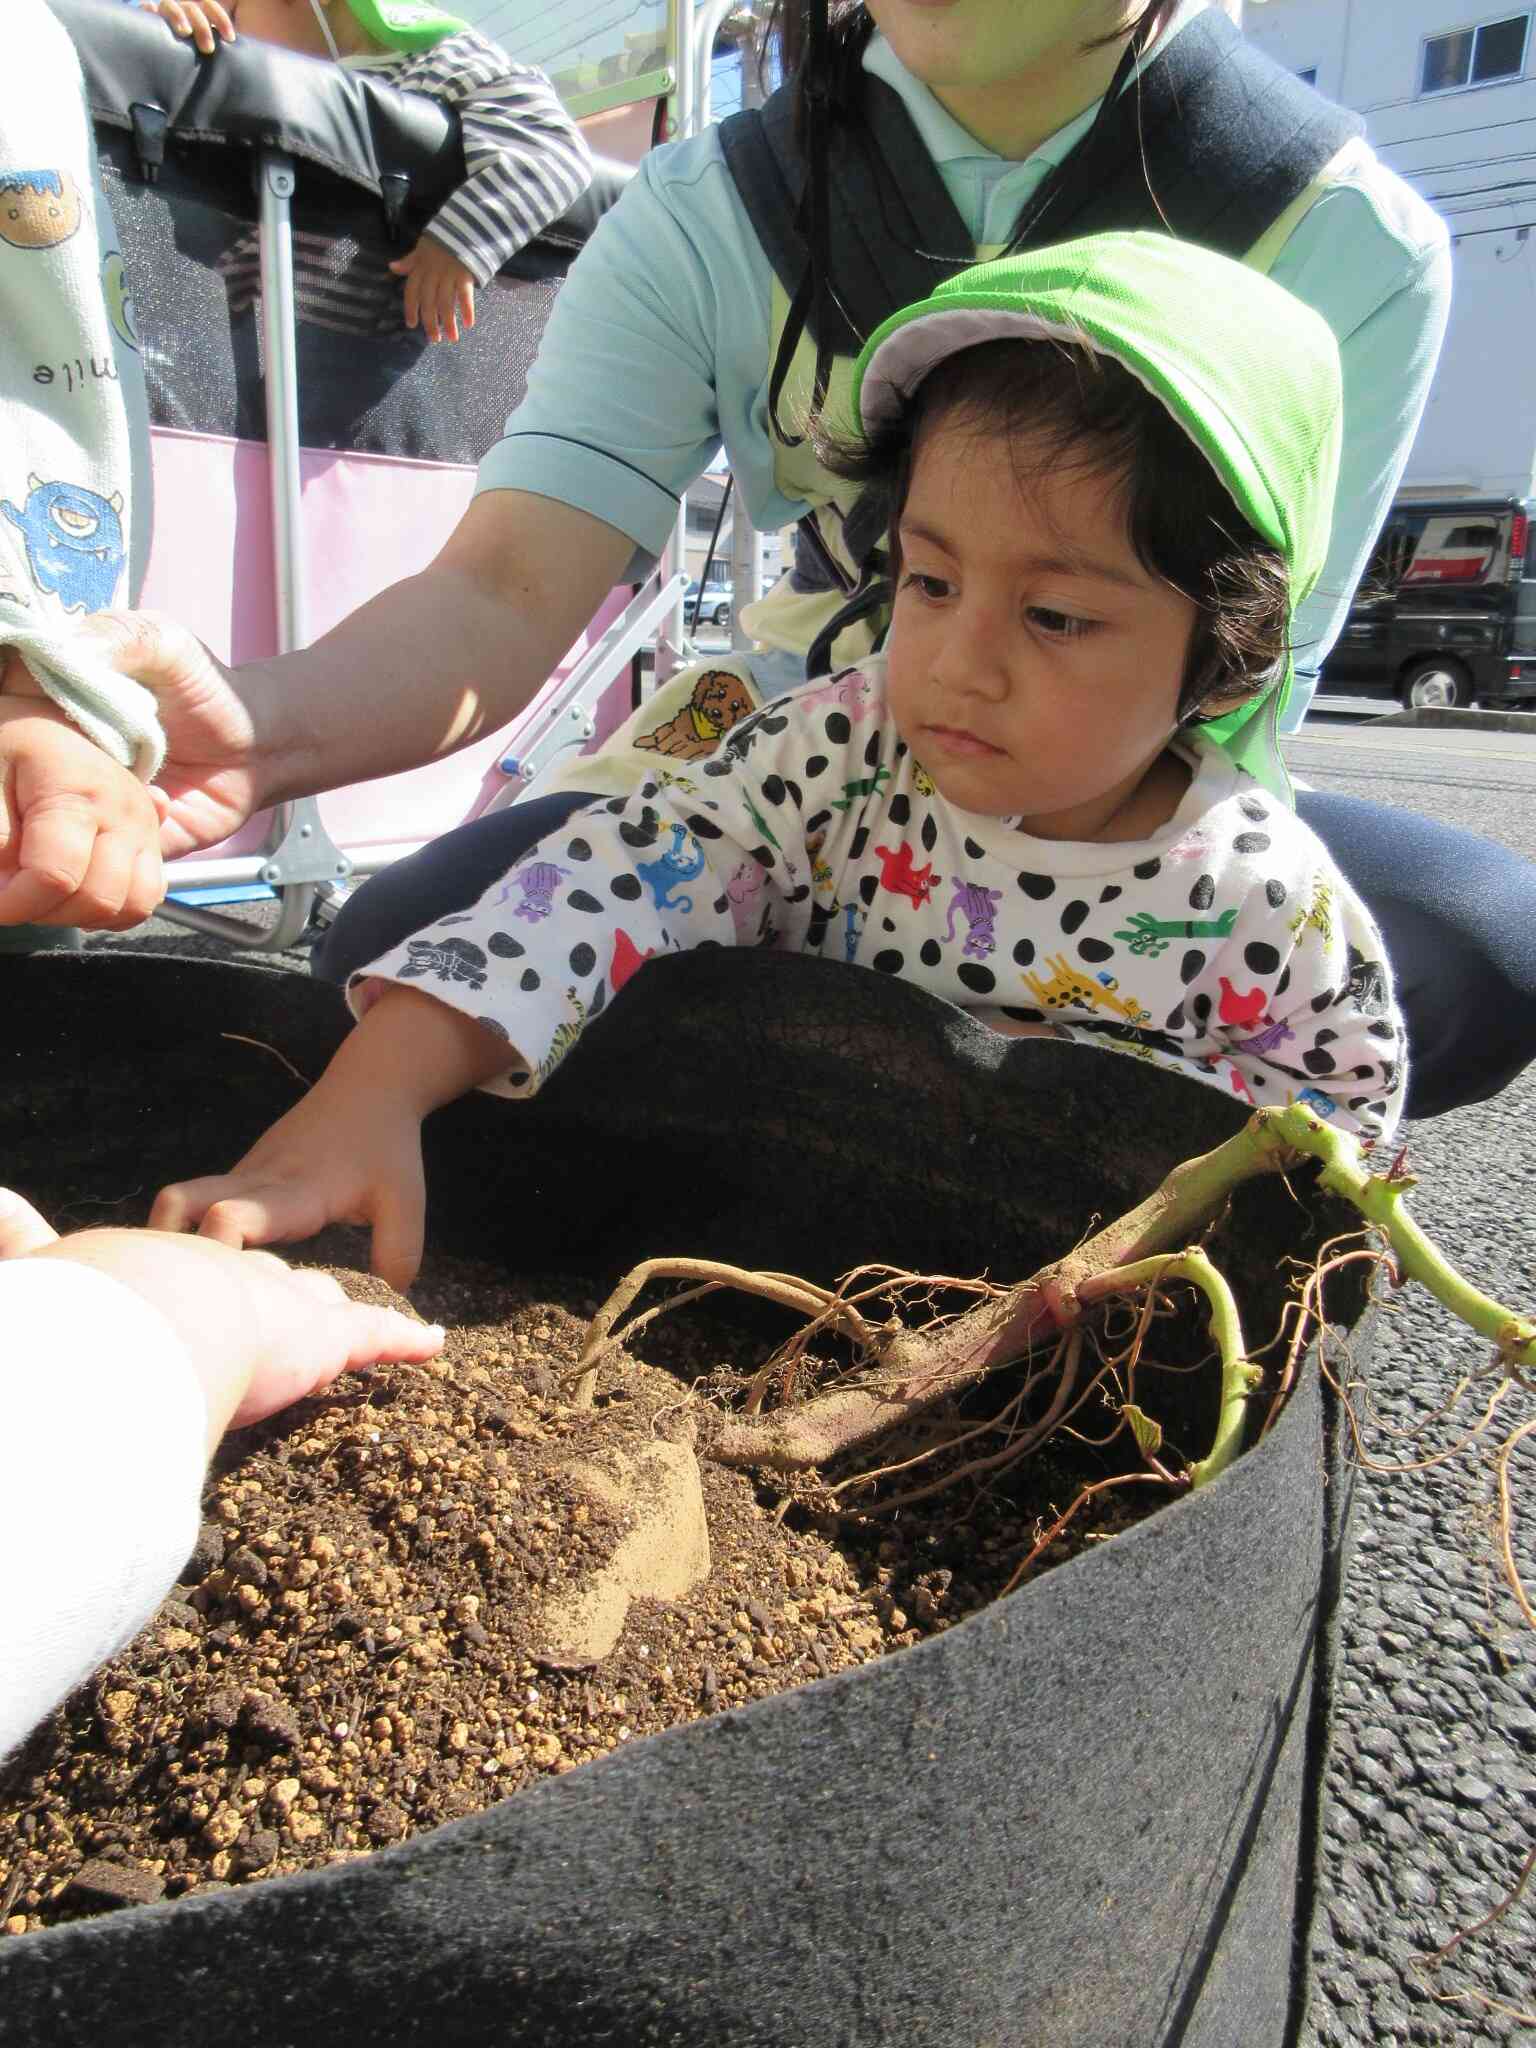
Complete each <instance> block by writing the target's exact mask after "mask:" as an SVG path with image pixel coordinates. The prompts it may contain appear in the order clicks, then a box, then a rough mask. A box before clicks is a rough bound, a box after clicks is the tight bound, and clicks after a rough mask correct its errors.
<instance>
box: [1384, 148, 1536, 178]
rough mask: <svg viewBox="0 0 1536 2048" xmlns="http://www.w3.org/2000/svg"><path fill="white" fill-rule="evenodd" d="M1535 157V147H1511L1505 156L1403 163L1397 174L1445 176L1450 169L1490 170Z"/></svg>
mask: <svg viewBox="0 0 1536 2048" xmlns="http://www.w3.org/2000/svg"><path fill="white" fill-rule="evenodd" d="M1533 159H1536V149H1512V150H1511V151H1510V152H1509V154H1508V155H1507V156H1469V157H1463V158H1462V160H1461V162H1460V163H1454V164H1404V165H1403V166H1402V168H1401V170H1400V171H1399V174H1398V175H1399V176H1400V177H1404V178H1434V177H1440V176H1445V175H1448V174H1449V173H1451V172H1452V171H1491V170H1495V169H1497V167H1498V166H1499V165H1500V164H1524V163H1530V162H1531V161H1532V160H1533Z"/></svg>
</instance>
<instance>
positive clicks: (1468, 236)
mask: <svg viewBox="0 0 1536 2048" xmlns="http://www.w3.org/2000/svg"><path fill="white" fill-rule="evenodd" d="M1522 228H1523V229H1526V230H1529V229H1531V228H1536V220H1511V221H1506V222H1505V224H1504V226H1503V227H1501V228H1463V229H1461V230H1460V231H1459V232H1458V233H1456V234H1454V235H1452V237H1451V240H1452V241H1453V242H1475V241H1476V240H1477V238H1478V237H1479V235H1513V234H1517V233H1518V232H1519V231H1520V230H1521V229H1522Z"/></svg>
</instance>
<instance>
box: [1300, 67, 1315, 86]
mask: <svg viewBox="0 0 1536 2048" xmlns="http://www.w3.org/2000/svg"><path fill="white" fill-rule="evenodd" d="M1296 76H1297V77H1298V78H1299V79H1300V80H1301V82H1302V84H1303V85H1316V83H1317V66H1316V65H1315V64H1309V65H1307V67H1306V69H1305V70H1304V71H1298V72H1297V74H1296Z"/></svg>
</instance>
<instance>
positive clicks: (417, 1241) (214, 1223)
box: [149, 1067, 426, 1294]
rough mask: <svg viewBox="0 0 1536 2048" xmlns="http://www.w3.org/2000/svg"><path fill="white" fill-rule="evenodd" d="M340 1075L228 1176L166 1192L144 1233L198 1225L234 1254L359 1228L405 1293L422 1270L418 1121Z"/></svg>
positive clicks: (379, 1265)
mask: <svg viewBox="0 0 1536 2048" xmlns="http://www.w3.org/2000/svg"><path fill="white" fill-rule="evenodd" d="M337 1072H338V1070H337V1068H335V1067H332V1068H331V1069H330V1071H329V1073H327V1074H326V1075H325V1076H324V1077H323V1078H322V1079H321V1080H320V1081H319V1083H317V1085H316V1086H315V1087H314V1088H312V1089H311V1090H310V1092H309V1094H308V1095H306V1096H305V1098H304V1100H303V1101H302V1102H301V1103H299V1104H298V1105H297V1107H296V1108H294V1109H291V1110H290V1111H289V1112H288V1114H287V1115H286V1116H285V1117H282V1118H280V1119H279V1121H278V1122H277V1123H275V1124H274V1125H273V1126H272V1128H271V1130H270V1131H268V1132H267V1133H266V1134H265V1135H264V1136H263V1137H261V1138H259V1139H258V1140H257V1142H256V1143H255V1144H254V1145H253V1146H252V1147H251V1149H250V1151H249V1152H247V1153H246V1155H245V1157H244V1158H243V1159H242V1160H241V1161H240V1163H239V1165H238V1166H236V1167H235V1168H234V1169H233V1170H232V1171H231V1172H229V1173H223V1174H210V1175H208V1176H206V1177H205V1178H203V1179H201V1180H184V1181H178V1182H176V1183H175V1185H173V1186H171V1187H168V1188H162V1189H161V1191H160V1193H159V1195H158V1196H157V1197H156V1198H155V1206H154V1208H153V1209H152V1210H151V1211H150V1217H149V1227H150V1229H151V1230H188V1229H191V1228H193V1227H194V1226H195V1227H197V1228H198V1229H199V1231H200V1234H201V1235H202V1236H204V1237H211V1238H215V1239H216V1240H217V1241H218V1242H219V1243H220V1244H227V1245H233V1246H234V1247H235V1248H236V1249H237V1250H238V1249H239V1248H240V1247H242V1246H244V1245H256V1244H283V1243H291V1242H292V1241H293V1240H294V1239H296V1238H303V1237H313V1236H314V1234H315V1232H316V1231H317V1230H321V1229H323V1228H324V1227H325V1225H326V1224H327V1223H361V1224H365V1225H367V1226H368V1227H369V1228H370V1229H371V1230H372V1232H373V1251H372V1257H371V1260H370V1263H371V1265H372V1268H373V1271H374V1272H375V1273H377V1274H378V1276H379V1278H380V1279H381V1280H387V1281H388V1283H389V1285H390V1286H391V1287H393V1288H395V1289H396V1291H397V1292H398V1293H401V1294H403V1293H404V1292H405V1290H406V1289H407V1288H408V1287H409V1286H410V1284H411V1282H412V1281H413V1280H414V1279H415V1277H416V1271H417V1268H418V1267H419V1266H420V1264H421V1245H422V1233H423V1229H424V1220H425V1212H426V1187H425V1182H424V1180H423V1176H422V1166H421V1122H420V1118H419V1117H418V1116H417V1115H416V1114H415V1113H414V1112H412V1111H410V1110H402V1109H401V1108H400V1107H399V1106H398V1105H397V1104H395V1103H393V1102H391V1101H390V1100H388V1099H381V1098H380V1097H378V1096H376V1095H374V1094H372V1093H371V1092H369V1093H363V1092H361V1091H357V1090H352V1089H350V1088H348V1087H347V1086H346V1084H345V1080H344V1079H343V1080H342V1081H341V1082H340V1083H338V1082H337V1081H336V1080H335V1078H334V1077H335V1076H336V1075H337Z"/></svg>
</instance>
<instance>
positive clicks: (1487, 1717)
mask: <svg viewBox="0 0 1536 2048" xmlns="http://www.w3.org/2000/svg"><path fill="white" fill-rule="evenodd" d="M1286 756H1287V760H1288V762H1289V764H1290V767H1291V770H1292V773H1293V774H1295V775H1298V776H1300V777H1302V778H1304V779H1305V780H1306V781H1308V782H1310V783H1311V784H1312V785H1313V786H1314V787H1315V788H1317V789H1319V790H1337V791H1340V792H1342V793H1345V794H1349V795H1355V796H1362V797H1369V798H1372V799H1374V800H1375V801H1377V802H1381V803H1387V804H1392V805H1394V806H1401V807H1402V808H1404V809H1408V810H1415V811H1419V812H1422V813H1424V814H1426V815H1428V816H1430V817H1433V818H1436V819H1438V820H1440V821H1441V822H1442V823H1445V824H1451V825H1459V826H1462V827H1463V828H1465V829H1466V830H1468V831H1472V832H1477V833H1480V834H1482V835H1484V836H1485V837H1487V838H1490V839H1494V840H1497V841H1500V842H1501V843H1502V844H1504V845H1506V846H1508V847H1510V848H1511V849H1513V850H1514V851H1515V852H1518V853H1521V854H1524V855H1526V856H1528V857H1531V858H1533V859H1536V738H1528V737H1526V736H1524V735H1519V736H1517V735H1511V734H1507V733H1486V734H1485V733H1474V732H1464V731H1459V730H1458V731H1449V732H1445V731H1425V730H1417V729H1412V728H1403V727H1391V726H1386V725H1379V724H1376V725H1362V724H1361V723H1358V722H1355V721H1350V722H1347V723H1346V722H1338V723H1335V722H1333V721H1331V720H1324V721H1317V722H1313V721H1309V723H1308V726H1307V728H1306V729H1305V730H1304V732H1303V733H1302V734H1300V735H1298V736H1297V737H1296V738H1294V739H1292V740H1290V741H1288V742H1287V745H1286ZM1404 1135H1405V1136H1406V1138H1407V1139H1408V1142H1409V1164H1410V1166H1411V1168H1412V1169H1413V1170H1414V1171H1415V1172H1416V1173H1417V1174H1418V1175H1419V1176H1420V1187H1419V1189H1418V1190H1417V1191H1416V1194H1415V1197H1414V1203H1415V1212H1416V1214H1417V1215H1418V1217H1419V1218H1420V1220H1421V1222H1422V1223H1423V1224H1424V1226H1425V1227H1426V1228H1427V1229H1429V1230H1430V1231H1431V1232H1432V1233H1433V1234H1434V1235H1435V1236H1436V1237H1437V1238H1439V1239H1440V1240H1441V1241H1442V1243H1443V1244H1444V1246H1445V1248H1446V1249H1447V1250H1448V1251H1449V1253H1450V1254H1451V1256H1452V1257H1453V1258H1455V1259H1456V1260H1457V1261H1458V1262H1459V1263H1460V1264H1461V1265H1462V1266H1463V1268H1464V1270H1465V1271H1466V1272H1467V1273H1468V1274H1469V1275H1470V1276H1472V1277H1474V1278H1475V1279H1476V1280H1477V1281H1478V1282H1479V1284H1481V1285H1482V1286H1484V1287H1485V1288H1486V1289H1487V1290H1488V1291H1489V1292H1491V1293H1493V1294H1494V1295H1495V1296H1496V1297H1498V1298H1500V1299H1502V1300H1504V1301H1506V1302H1509V1303H1513V1304H1517V1305H1519V1306H1521V1307H1522V1308H1526V1307H1529V1306H1531V1303H1532V1296H1533V1293H1536V1285H1533V1278H1536V1218H1533V1216H1532V1213H1531V1203H1532V1194H1533V1191H1536V1078H1533V1077H1532V1075H1530V1074H1527V1075H1524V1076H1522V1077H1521V1078H1520V1079H1519V1080H1518V1081H1516V1082H1515V1083H1514V1084H1513V1085H1512V1086H1511V1087H1510V1088H1508V1089H1507V1090H1506V1091H1505V1092H1504V1094H1503V1095H1502V1096H1501V1097H1499V1099H1498V1100H1497V1101H1495V1102H1492V1103H1486V1104H1480V1105H1477V1106H1475V1107H1473V1108H1470V1109H1463V1110H1457V1111H1454V1112H1452V1113H1451V1114H1450V1115H1448V1116H1443V1117H1439V1118H1436V1119H1433V1120H1432V1121H1429V1122H1425V1123H1420V1124H1417V1125H1410V1126H1408V1127H1407V1128H1406V1130H1405V1133H1404ZM1397 1299H1398V1301H1399V1303H1400V1308H1399V1311H1398V1313H1397V1314H1396V1316H1395V1317H1394V1318H1393V1321H1392V1325H1391V1331H1390V1338H1391V1341H1390V1342H1388V1341H1386V1335H1385V1333H1384V1336H1383V1339H1382V1340H1380V1341H1379V1342H1378V1344H1377V1346H1376V1351H1375V1355H1374V1356H1373V1357H1372V1359H1371V1360H1370V1361H1369V1377H1370V1380H1371V1391H1372V1395H1373V1398H1374V1399H1375V1401H1376V1403H1377V1404H1378V1406H1379V1409H1380V1412H1381V1414H1382V1416H1383V1418H1384V1425H1392V1426H1399V1427H1400V1426H1402V1425H1403V1424H1404V1423H1405V1422H1407V1420H1408V1419H1409V1418H1410V1417H1411V1416H1415V1415H1417V1416H1422V1415H1423V1414H1424V1413H1425V1411H1426V1408H1427V1407H1429V1406H1432V1405H1433V1402H1434V1400H1435V1399H1436V1398H1437V1395H1438V1393H1439V1392H1440V1391H1444V1392H1449V1390H1450V1388H1451V1387H1452V1386H1453V1384H1454V1382H1455V1380H1456V1379H1457V1378H1458V1376H1459V1375H1461V1374H1462V1373H1470V1372H1473V1371H1476V1370H1478V1369H1479V1368H1480V1367H1481V1366H1483V1365H1484V1364H1485V1362H1486V1350H1485V1347H1481V1346H1479V1345H1478V1344H1476V1343H1473V1342H1470V1341H1468V1340H1467V1339H1466V1338H1465V1335H1464V1333H1462V1332H1461V1331H1460V1329H1459V1327H1458V1326H1457V1325H1456V1324H1455V1323H1454V1322H1453V1321H1452V1320H1451V1318H1450V1317H1449V1316H1448V1315H1447V1314H1446V1313H1445V1312H1444V1311H1442V1310H1441V1309H1440V1308H1439V1307H1438V1305H1437V1304H1436V1303H1434V1302H1433V1301H1430V1300H1428V1299H1427V1298H1424V1297H1419V1296H1417V1294H1416V1290H1413V1289H1408V1290H1405V1291H1404V1293H1403V1294H1402V1295H1401V1296H1399V1297H1398V1298H1397ZM1522 1412H1523V1413H1526V1414H1529V1413H1531V1412H1532V1404H1531V1403H1530V1402H1529V1401H1528V1400H1527V1402H1526V1404H1525V1407H1524V1410H1523V1411H1522ZM1458 1433H1459V1432H1458V1431H1457V1429H1456V1428H1455V1426H1454V1425H1453V1426H1451V1427H1449V1428H1446V1427H1442V1428H1440V1429H1439V1430H1431V1431H1430V1433H1429V1441H1430V1442H1432V1443H1437V1444H1444V1443H1445V1442H1447V1441H1449V1440H1451V1439H1452V1438H1454V1436H1455V1435H1456V1434H1458ZM1367 1451H1368V1454H1369V1455H1370V1456H1372V1457H1374V1458H1376V1459H1380V1460H1383V1461H1387V1462H1394V1463H1404V1462H1409V1461H1410V1460H1411V1459H1412V1458H1413V1457H1414V1456H1415V1455H1422V1452H1416V1451H1415V1450H1414V1449H1413V1448H1412V1447H1410V1446H1407V1445H1405V1444H1404V1443H1403V1442H1402V1441H1400V1440H1396V1441H1394V1440H1393V1439H1392V1438H1391V1437H1390V1436H1389V1435H1388V1433H1387V1427H1386V1426H1377V1427H1375V1428H1372V1429H1370V1430H1369V1431H1368V1433H1367ZM1521 1465H1523V1468H1524V1469H1523V1472H1522V1471H1521V1470H1520V1467H1521ZM1514 1477H1515V1481H1516V1486H1517V1496H1518V1494H1519V1493H1523V1495H1524V1497H1525V1499H1526V1501H1527V1502H1529V1501H1531V1500H1532V1499H1533V1496H1536V1487H1533V1484H1532V1481H1533V1479H1536V1456H1533V1455H1531V1453H1530V1452H1529V1451H1527V1452H1526V1453H1524V1454H1521V1455H1520V1456H1519V1457H1518V1458H1517V1462H1516V1466H1515V1468H1514ZM1489 1497H1490V1493H1489V1478H1488V1470H1487V1461H1486V1458H1484V1459H1482V1460H1477V1459H1476V1458H1473V1459H1470V1460H1468V1459H1464V1460H1463V1461H1462V1462H1461V1463H1460V1464H1459V1465H1458V1466H1451V1467H1440V1468H1438V1469H1435V1470H1432V1471H1428V1472H1419V1473H1415V1474H1412V1475H1408V1476H1400V1477H1387V1476H1384V1475H1380V1474H1377V1473H1375V1472H1372V1471H1369V1470H1367V1471H1365V1472H1363V1473H1362V1474H1361V1478H1360V1483H1359V1487H1358V1491H1357V1514H1356V1541H1357V1547H1356V1552H1355V1556H1354V1558H1353V1561H1352V1564H1351V1569H1350V1573H1349V1577H1348V1580H1347V1583H1346V1593H1345V1602H1344V1615H1343V1625H1342V1639H1343V1640H1342V1659H1341V1680H1340V1685H1339V1690H1338V1697H1337V1704H1336V1722H1335V1731H1334V1745H1333V1757H1332V1763H1331V1767H1330V1773H1329V1792H1330V1806H1329V1818H1328V1821H1327V1824H1326V1828H1325V1835H1324V1841H1323V1883H1322V1892H1321V1900H1320V1904H1321V1910H1320V1912H1319V1914H1318V1920H1317V1931H1316V1937H1315V1943H1314V1953H1313V1965H1314V1973H1315V1984H1314V1995H1313V1999H1312V2003H1311V2008H1310V2014H1309V2031H1308V2035H1307V2039H1308V2041H1309V2043H1311V2044H1313V2048H1361V2044H1364V2043H1373V2044H1374V2043H1381V2044H1386V2043H1392V2044H1394V2048H1395V2044H1398V2043H1403V2042H1414V2043H1418V2042H1423V2043H1436V2044H1441V2043H1444V2044H1449V2043H1453V2042H1455V2043H1461V2042H1472V2041H1497V2042H1501V2043H1515V2044H1518V2048H1536V2018H1528V2019H1526V2020H1521V2019H1518V2018H1515V2017H1513V2016H1512V2015H1511V2014H1509V2013H1506V2012H1502V2011H1499V2010H1496V2009H1494V2007H1493V2006H1490V2005H1489V2004H1487V2003H1485V2002H1484V2001H1486V2000H1492V2001H1495V2002H1496V2004H1497V2005H1499V2006H1505V2007H1511V2008H1515V2009H1516V2010H1518V2011H1522V2012H1524V2013H1525V2014H1527V2015H1530V2014H1536V1964H1533V1957H1536V1911H1533V1909H1532V1899H1531V1896H1530V1893H1529V1892H1527V1894H1526V1895H1525V1897H1524V1898H1522V1899H1521V1901H1520V1902H1519V1903H1518V1904H1516V1905H1515V1906H1514V1907H1513V1908H1512V1909H1511V1910H1510V1911H1509V1912H1508V1913H1507V1914H1505V1915H1504V1916H1503V1918H1502V1919H1501V1920H1499V1921H1498V1922H1497V1923H1496V1924H1495V1926H1493V1927H1492V1928H1491V1929H1489V1930H1488V1931H1487V1932H1486V1933H1485V1934H1483V1935H1480V1936H1479V1937H1477V1938H1476V1939H1475V1940H1472V1941H1469V1942H1467V1943H1465V1944H1464V1945H1463V1946H1462V1948H1461V1949H1460V1950H1459V1951H1458V1952H1457V1954H1456V1956H1455V1957H1454V1958H1453V1959H1452V1961H1451V1962H1450V1963H1449V1964H1447V1965H1446V1966H1445V1967H1443V1968H1442V1969H1441V1970H1440V1971H1439V1972H1437V1973H1433V1974H1431V1975H1428V1976H1426V1975H1425V1974H1424V1973H1423V1972H1421V1971H1420V1970H1419V1969H1417V1968H1416V1967H1415V1959H1416V1958H1420V1957H1423V1956H1425V1955H1427V1954H1428V1953H1429V1952H1431V1951H1432V1950H1434V1949H1435V1948H1437V1947H1438V1946H1439V1945H1440V1944H1441V1943H1443V1942H1445V1941H1447V1940H1448V1939H1449V1938H1450V1937H1451V1936H1452V1935H1453V1934H1455V1933H1456V1932H1457V1931H1458V1929H1462V1928H1466V1927H1469V1926H1470V1925H1472V1924H1473V1923H1474V1922H1476V1921H1477V1920H1479V1919H1480V1918H1481V1917H1482V1916H1483V1915H1484V1914H1486V1913H1488V1912H1490V1911H1491V1910H1492V1909H1493V1908H1494V1907H1496V1906H1497V1904H1498V1902H1499V1900H1500V1898H1501V1897H1502V1896H1503V1895H1504V1894H1505V1892H1506V1891H1507V1890H1508V1889H1509V1887H1510V1886H1512V1885H1513V1884H1514V1883H1515V1882H1516V1880H1517V1879H1518V1876H1519V1873H1520V1867H1521V1864H1522V1861H1523V1859H1524V1857H1525V1856H1527V1855H1528V1854H1529V1853H1530V1851H1531V1847H1532V1841H1533V1835H1536V1638H1533V1636H1532V1634H1531V1633H1530V1632H1529V1631H1528V1630H1525V1629H1523V1628H1522V1626H1521V1623H1520V1620H1519V1616H1518V1614H1517V1613H1516V1611H1515V1607H1514V1603H1513V1601H1512V1600H1511V1599H1510V1598H1509V1597H1508V1595H1507V1594H1506V1593H1504V1592H1503V1591H1502V1589H1501V1587H1500V1584H1499V1581H1498V1578H1497V1576H1496V1573H1495V1572H1494V1571H1493V1570H1492V1568H1491V1567H1490V1563H1489V1557H1490V1551H1489V1532H1488V1527H1487V1522H1486V1503H1487V1501H1488V1499H1489ZM1517 1555H1518V1557H1519V1560H1520V1564H1521V1568H1522V1570H1523V1571H1524V1573H1525V1574H1526V1576H1527V1581H1528V1583H1536V1552H1533V1539H1532V1535H1531V1531H1530V1527H1529V1526H1527V1528H1526V1530H1525V1531H1524V1533H1523V1536H1522V1537H1521V1538H1520V1539H1519V1541H1518V1545H1517ZM1434 1991H1439V1992H1440V1993H1442V1994H1445V1993H1454V1992H1457V1991H1462V1992H1473V1993H1476V1994H1481V1996H1480V1997H1476V1996H1474V1997H1472V1998H1469V1999H1463V2000H1460V2001H1458V2002H1456V2003H1453V2004H1440V2003H1436V2002H1435V2000H1434V1998H1433V1996H1432V1995H1431V1994H1432V1992H1434Z"/></svg>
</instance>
